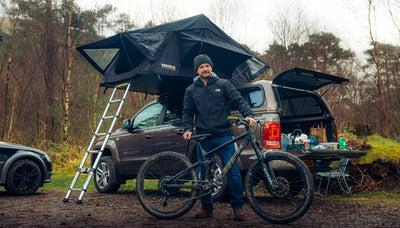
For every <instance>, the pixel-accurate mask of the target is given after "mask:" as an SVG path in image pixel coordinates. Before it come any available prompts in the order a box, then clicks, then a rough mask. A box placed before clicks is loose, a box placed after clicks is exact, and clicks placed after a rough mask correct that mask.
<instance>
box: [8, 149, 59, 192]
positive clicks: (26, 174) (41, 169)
mask: <svg viewBox="0 0 400 228" xmlns="http://www.w3.org/2000/svg"><path fill="white" fill-rule="evenodd" d="M51 175H52V162H51V159H50V157H49V155H48V154H47V153H45V152H43V151H41V150H38V149H34V148H31V147H26V146H21V145H17V144H12V143H6V142H0V185H1V186H4V187H5V189H6V190H7V192H9V193H11V194H13V195H30V194H33V193H35V192H36V190H37V189H38V188H39V187H41V186H43V184H44V183H48V182H50V181H51Z"/></svg>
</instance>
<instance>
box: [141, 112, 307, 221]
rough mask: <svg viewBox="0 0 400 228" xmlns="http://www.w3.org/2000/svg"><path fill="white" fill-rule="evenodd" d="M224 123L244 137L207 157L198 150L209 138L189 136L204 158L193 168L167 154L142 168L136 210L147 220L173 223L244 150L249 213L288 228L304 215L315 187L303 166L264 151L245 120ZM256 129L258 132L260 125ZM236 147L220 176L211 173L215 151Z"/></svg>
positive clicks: (286, 155) (288, 157)
mask: <svg viewBox="0 0 400 228" xmlns="http://www.w3.org/2000/svg"><path fill="white" fill-rule="evenodd" d="M228 119H230V120H232V121H233V123H234V124H236V125H242V126H244V127H245V129H246V131H245V132H244V133H242V134H241V135H239V136H237V137H235V138H233V139H232V140H230V141H228V142H226V143H224V144H223V145H221V146H218V147H216V148H214V149H212V150H210V151H208V152H207V151H204V150H203V149H202V148H201V144H200V142H201V140H204V139H205V138H206V137H209V136H210V135H209V134H202V135H192V137H191V139H194V140H196V144H197V146H199V147H200V151H201V153H202V154H203V156H202V157H203V159H201V160H200V161H197V162H195V163H194V164H192V163H191V162H190V160H189V159H188V158H186V157H185V156H183V155H182V154H179V153H176V152H172V151H167V152H161V153H159V154H156V155H154V156H152V157H150V158H149V159H148V160H146V161H145V162H144V163H143V165H142V166H141V167H140V170H139V173H138V176H137V179H136V191H137V196H138V199H139V202H140V204H141V205H142V207H143V208H144V209H145V210H146V211H147V212H148V213H149V214H150V215H152V216H154V217H157V218H161V219H174V218H178V217H180V216H182V215H184V214H186V213H187V212H188V211H189V210H190V209H191V208H192V207H193V205H194V203H195V202H196V200H197V199H198V198H200V197H201V196H203V195H205V194H209V193H210V192H211V191H212V190H213V189H214V188H217V187H218V186H221V185H222V184H223V183H222V180H223V178H224V177H225V176H226V175H227V173H228V171H229V170H230V169H231V167H232V166H233V164H234V162H235V161H236V160H237V159H238V157H239V155H240V153H241V152H242V151H243V149H244V148H246V146H248V144H251V146H252V148H253V149H254V152H255V161H254V162H253V164H252V165H251V166H250V168H249V169H248V171H247V173H246V178H245V181H244V189H245V194H246V197H247V199H248V201H247V202H248V203H249V204H250V206H251V208H252V210H253V211H254V212H255V213H256V214H257V215H259V216H260V217H261V218H263V219H265V220H267V221H269V222H272V223H289V222H292V221H295V220H297V219H299V218H300V217H301V216H303V215H304V214H305V213H306V212H307V210H308V209H309V207H310V205H311V203H312V200H313V197H314V182H313V179H312V177H311V173H310V170H309V169H308V168H307V166H306V165H305V164H304V163H303V161H301V160H300V159H299V158H298V157H296V156H294V155H292V154H289V153H287V152H283V151H273V150H263V149H262V147H261V145H260V143H259V142H258V141H257V140H256V137H255V135H254V132H253V131H252V129H251V127H249V125H248V124H249V123H248V122H247V121H246V120H245V119H242V118H237V117H228ZM256 125H257V126H263V124H262V122H261V121H257V124H256ZM239 141H240V145H239V146H237V147H236V152H235V153H234V155H233V156H232V158H231V159H230V160H229V162H228V163H227V165H226V166H225V167H224V168H223V170H222V172H218V173H215V172H214V170H215V167H216V164H217V159H219V158H218V156H217V154H218V153H217V151H218V150H219V149H221V148H222V147H224V146H226V145H228V144H231V143H236V142H239ZM200 166H203V167H205V175H204V178H202V179H203V180H199V178H198V176H197V174H198V168H199V167H200Z"/></svg>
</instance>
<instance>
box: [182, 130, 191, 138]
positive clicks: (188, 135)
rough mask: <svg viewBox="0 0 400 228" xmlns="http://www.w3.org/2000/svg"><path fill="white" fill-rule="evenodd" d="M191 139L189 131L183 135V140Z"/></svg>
mask: <svg viewBox="0 0 400 228" xmlns="http://www.w3.org/2000/svg"><path fill="white" fill-rule="evenodd" d="M191 137H192V132H191V131H187V132H185V133H183V139H185V140H189V139H190V138H191Z"/></svg>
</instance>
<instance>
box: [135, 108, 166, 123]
mask: <svg viewBox="0 0 400 228" xmlns="http://www.w3.org/2000/svg"><path fill="white" fill-rule="evenodd" d="M162 108H163V106H162V105H161V104H159V103H157V104H154V105H151V106H148V107H146V108H145V109H143V110H142V111H141V112H140V113H139V114H138V115H137V116H136V117H135V119H134V120H133V127H134V128H139V129H142V128H147V127H154V126H156V125H157V121H158V118H159V116H160V113H161V110H162Z"/></svg>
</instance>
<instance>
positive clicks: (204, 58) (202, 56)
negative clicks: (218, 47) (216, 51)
mask: <svg viewBox="0 0 400 228" xmlns="http://www.w3.org/2000/svg"><path fill="white" fill-rule="evenodd" d="M203 63H208V64H210V65H211V67H213V63H212V61H211V59H210V57H208V55H205V54H200V55H198V56H196V57H195V58H194V60H193V68H194V72H196V71H197V68H199V66H200V65H201V64H203Z"/></svg>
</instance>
